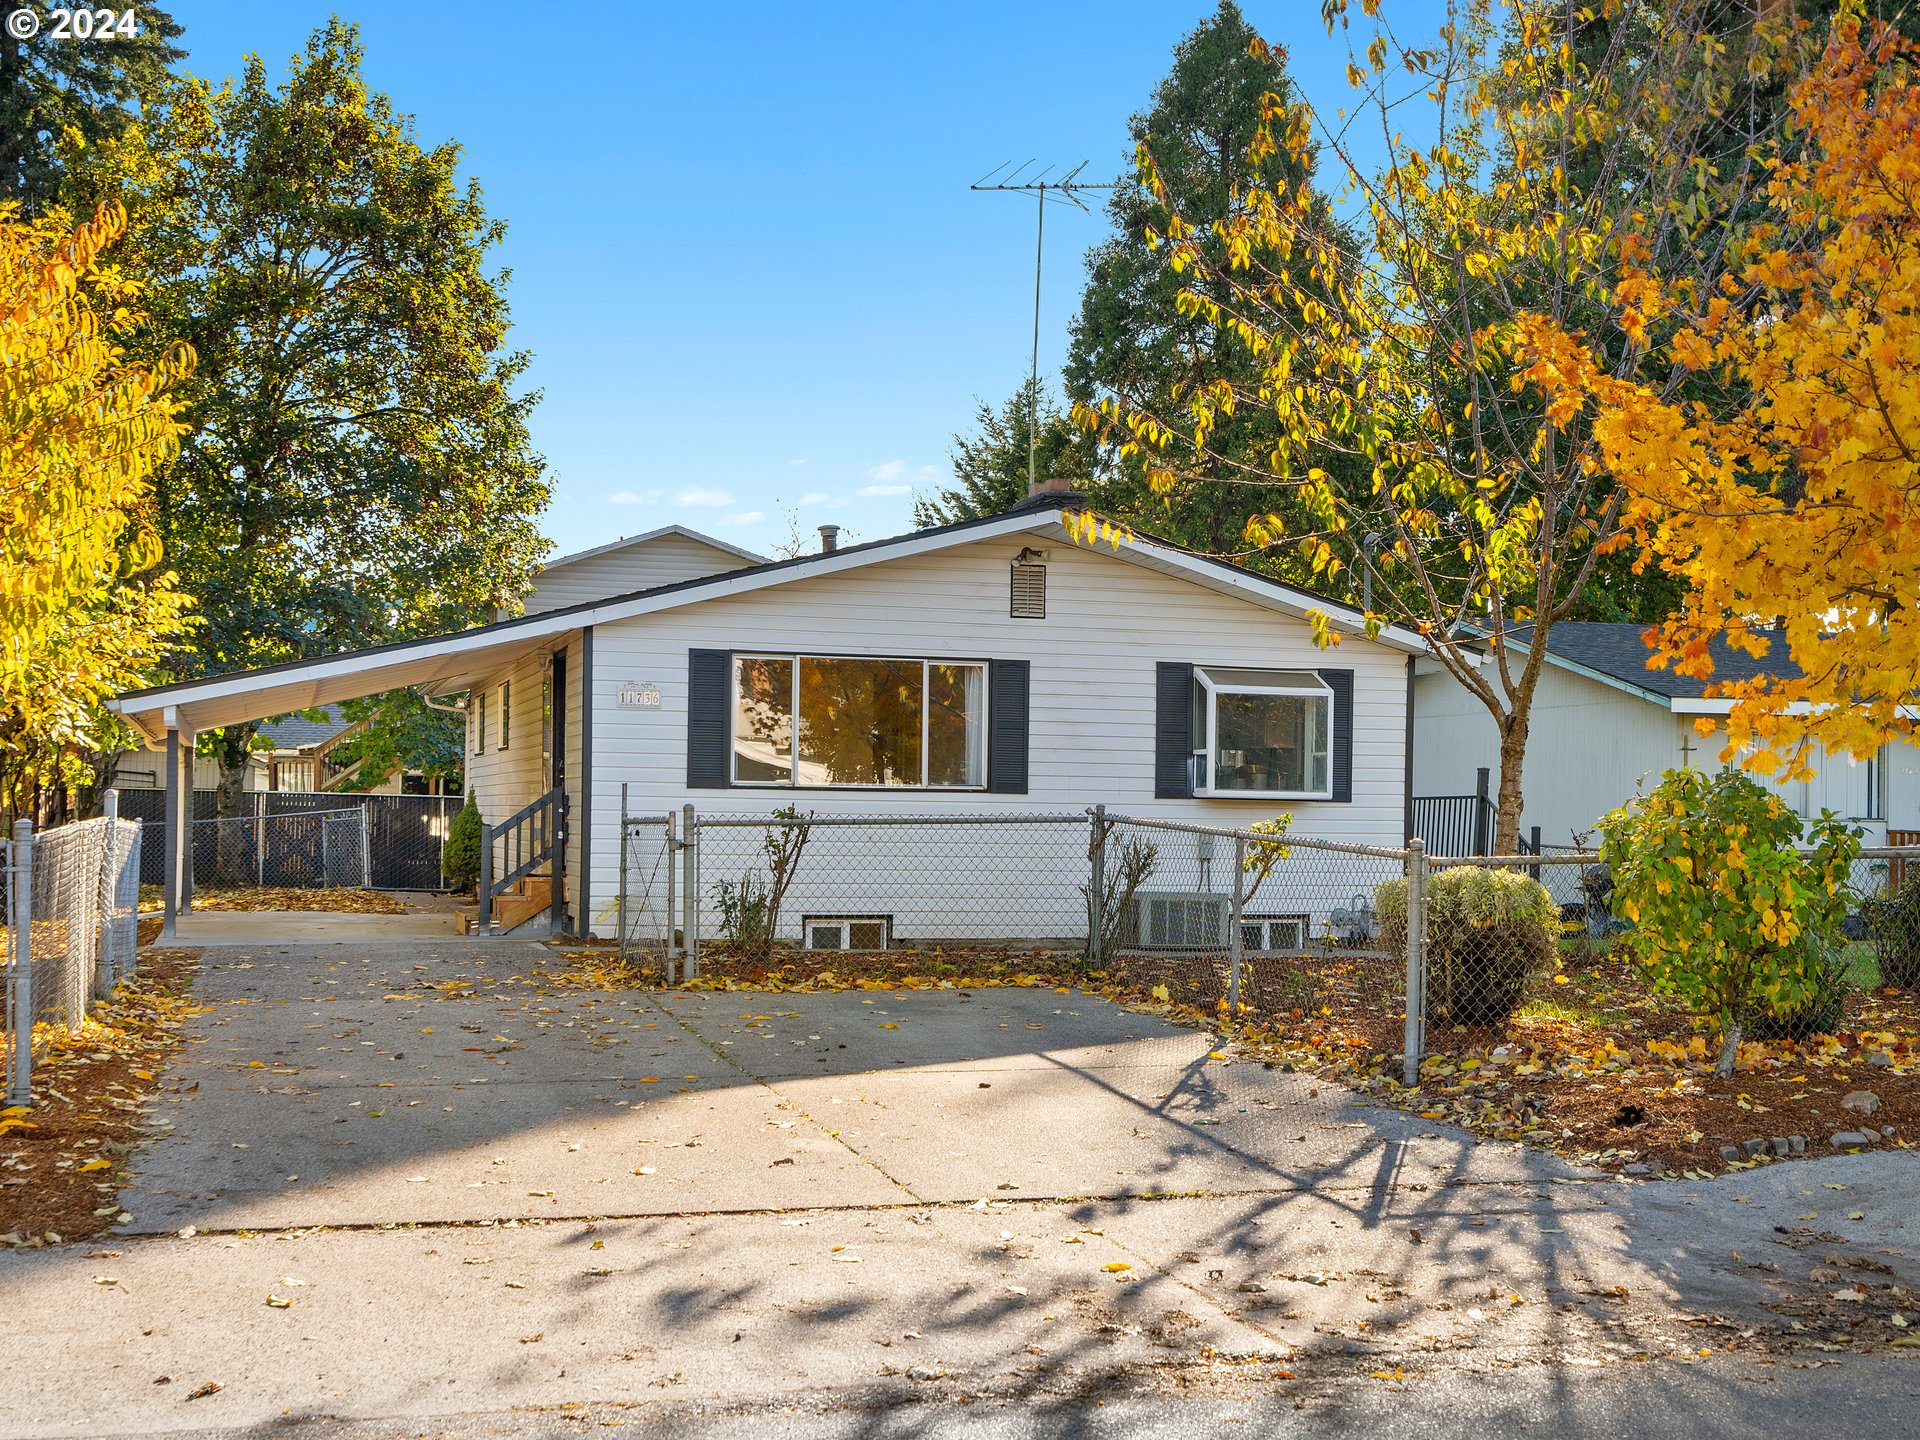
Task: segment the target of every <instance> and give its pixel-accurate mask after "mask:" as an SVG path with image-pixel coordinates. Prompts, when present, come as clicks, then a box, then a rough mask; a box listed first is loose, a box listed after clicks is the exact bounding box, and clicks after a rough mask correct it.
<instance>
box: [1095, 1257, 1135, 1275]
mask: <svg viewBox="0 0 1920 1440" xmlns="http://www.w3.org/2000/svg"><path fill="white" fill-rule="evenodd" d="M1100 1268H1101V1269H1102V1270H1104V1271H1106V1272H1107V1273H1108V1274H1109V1275H1118V1274H1119V1273H1120V1272H1121V1271H1122V1270H1131V1269H1133V1266H1131V1265H1129V1264H1128V1263H1127V1262H1126V1261H1124V1260H1109V1261H1108V1262H1107V1263H1106V1264H1104V1265H1102V1266H1101V1267H1100Z"/></svg>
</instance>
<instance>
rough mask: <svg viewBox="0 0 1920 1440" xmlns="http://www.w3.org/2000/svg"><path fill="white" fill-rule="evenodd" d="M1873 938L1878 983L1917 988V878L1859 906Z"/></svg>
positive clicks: (1919, 937) (1919, 982) (1919, 971)
mask: <svg viewBox="0 0 1920 1440" xmlns="http://www.w3.org/2000/svg"><path fill="white" fill-rule="evenodd" d="M1860 918H1861V919H1863V920H1865V921H1866V922H1867V935H1868V937H1869V938H1870V939H1871V940H1872V941H1873V960H1874V964H1875V965H1877V966H1878V967H1879V969H1880V983H1881V984H1882V985H1891V986H1894V987H1896V988H1897V989H1901V990H1920V882H1915V881H1909V882H1908V883H1907V884H1906V885H1904V886H1902V887H1901V888H1900V889H1898V890H1896V891H1894V892H1893V894H1891V895H1875V896H1874V897H1873V898H1872V899H1871V900H1868V901H1866V902H1865V903H1864V904H1862V905H1861V907H1860Z"/></svg>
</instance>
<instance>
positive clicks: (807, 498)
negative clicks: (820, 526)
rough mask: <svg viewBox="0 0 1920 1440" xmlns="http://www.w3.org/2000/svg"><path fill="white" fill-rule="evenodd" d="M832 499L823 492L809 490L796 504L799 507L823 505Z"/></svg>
mask: <svg viewBox="0 0 1920 1440" xmlns="http://www.w3.org/2000/svg"><path fill="white" fill-rule="evenodd" d="M832 498H833V497H832V496H831V495H829V494H828V493H827V492H826V491H824V490H809V491H808V492H807V493H806V494H804V495H802V496H801V497H800V499H799V501H798V502H797V503H799V504H801V505H824V504H825V503H826V502H827V501H829V500H831V499H832Z"/></svg>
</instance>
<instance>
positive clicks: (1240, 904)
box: [1227, 835, 1247, 1024]
mask: <svg viewBox="0 0 1920 1440" xmlns="http://www.w3.org/2000/svg"><path fill="white" fill-rule="evenodd" d="M1246 877H1247V837H1246V836H1244V835H1236V836H1234V837H1233V929H1232V931H1231V932H1230V933H1229V936H1228V945H1229V949H1228V951H1227V953H1228V955H1229V956H1230V957H1231V963H1230V965H1229V967H1228V973H1227V1023H1228V1024H1232V1023H1233V1021H1234V1020H1236V1019H1238V1018H1239V1015H1240V962H1241V960H1242V959H1243V958H1245V955H1246V949H1247V935H1246V932H1245V931H1244V930H1242V929H1241V928H1240V921H1241V918H1242V916H1244V915H1245V914H1246V907H1247V902H1246V896H1245V895H1244V894H1242V893H1241V892H1242V891H1243V890H1244V888H1245V882H1246Z"/></svg>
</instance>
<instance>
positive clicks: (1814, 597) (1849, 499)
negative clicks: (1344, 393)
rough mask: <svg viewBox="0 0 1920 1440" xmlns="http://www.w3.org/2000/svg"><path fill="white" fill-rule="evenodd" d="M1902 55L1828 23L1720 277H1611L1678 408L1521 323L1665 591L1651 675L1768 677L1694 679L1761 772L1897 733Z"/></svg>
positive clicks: (1905, 212) (1914, 598) (1902, 609)
mask: <svg viewBox="0 0 1920 1440" xmlns="http://www.w3.org/2000/svg"><path fill="white" fill-rule="evenodd" d="M1917 63H1920V49H1917V48H1916V46H1915V45H1913V44H1912V43H1911V42H1909V41H1907V40H1906V39H1904V38H1902V37H1901V36H1900V35H1899V34H1898V33H1897V32H1896V31H1894V30H1892V29H1890V28H1889V27H1887V26H1885V25H1881V24H1878V23H1872V24H1869V23H1865V22H1863V21H1862V20H1860V19H1859V18H1858V17H1855V16H1843V17H1842V18H1841V19H1840V20H1839V21H1838V22H1837V23H1836V25H1835V28H1834V30H1833V33H1832V35H1831V37H1830V38H1829V40H1828V43H1827V46H1826V51H1825V54H1824V56H1823V58H1822V61H1821V63H1820V64H1819V65H1817V66H1816V67H1814V69H1813V71H1812V72H1811V73H1810V74H1809V75H1807V76H1806V77H1805V78H1804V79H1802V80H1801V81H1800V82H1799V83H1798V84H1797V85H1796V86H1795V87H1794V88H1793V90H1792V92H1791V111H1792V115H1793V118H1794V122H1795V123H1794V126H1793V127H1792V129H1791V131H1790V132H1788V133H1786V134H1784V135H1782V136H1781V137H1779V138H1778V139H1776V140H1775V141H1774V142H1773V143H1772V144H1771V145H1770V146H1769V147H1768V148H1767V150H1766V152H1765V153H1764V155H1763V156H1762V157H1761V159H1762V163H1763V164H1764V165H1765V167H1766V170H1767V172H1768V180H1767V186H1766V197H1765V198H1766V206H1765V209H1764V211H1762V212H1761V213H1760V214H1759V215H1758V216H1756V217H1755V219H1754V222H1753V223H1752V224H1751V225H1750V226H1748V227H1745V228H1744V229H1743V231H1742V232H1741V233H1739V234H1738V235H1736V236H1735V237H1734V238H1733V241H1732V250H1733V253H1734V254H1735V255H1736V256H1737V261H1738V263H1736V264H1735V265H1733V266H1732V267H1730V269H1729V272H1728V273H1727V274H1726V275H1725V276H1723V277H1722V278H1721V280H1720V282H1719V283H1718V284H1717V285H1715V286H1713V287H1712V288H1711V289H1707V290H1699V289H1695V288H1692V287H1688V286H1686V285H1676V284H1672V283H1668V282H1666V281H1663V280H1662V279H1661V277H1659V276H1658V275H1657V274H1655V273H1653V272H1652V271H1650V270H1643V269H1637V268H1634V267H1632V266H1629V267H1627V268H1626V270H1625V272H1624V273H1623V275H1622V277H1621V284H1620V293H1621V295H1622V296H1623V297H1625V300H1626V302H1627V303H1624V304H1623V306H1622V313H1623V314H1628V313H1630V314H1632V315H1633V317H1634V320H1635V323H1645V324H1648V325H1657V326H1662V327H1667V328H1670V329H1671V331H1672V334H1673V340H1672V346H1671V349H1672V354H1673V355H1674V357H1675V359H1676V361H1677V362H1678V364H1679V366H1681V367H1683V368H1684V369H1686V370H1687V371H1689V372H1691V374H1692V377H1693V378H1692V381H1691V383H1690V384H1689V385H1688V386H1687V387H1686V389H1685V390H1684V391H1683V392H1682V393H1681V394H1680V395H1679V396H1675V395H1673V394H1671V393H1669V394H1659V393H1655V392H1654V390H1653V389H1652V387H1651V386H1649V385H1648V384H1646V383H1643V382H1642V381H1641V380H1639V379H1638V378H1636V377H1623V376H1617V375H1613V374H1609V373H1607V371H1606V370H1605V368H1604V367H1603V366H1602V365H1601V364H1600V363H1599V362H1598V360H1597V359H1596V356H1595V355H1594V353H1593V351H1592V348H1591V347H1590V346H1589V345H1588V344H1587V342H1586V339H1585V337H1584V336H1582V335H1579V334H1575V333H1572V332H1570V331H1568V330H1567V329H1566V328H1565V327H1562V326H1559V325H1556V324H1555V323H1553V322H1552V321H1550V320H1548V319H1546V318H1545V317H1542V316H1536V317H1533V318H1531V319H1530V320H1529V322H1528V326H1527V336H1526V350H1527V354H1528V359H1529V368H1528V370H1527V374H1528V375H1529V376H1530V378H1531V379H1532V380H1533V381H1534V382H1535V383H1536V384H1538V385H1539V386H1541V387H1542V388H1543V389H1545V390H1547V391H1548V392H1550V393H1551V394H1552V395H1553V396H1554V403H1555V405H1556V406H1557V407H1559V409H1560V411H1561V413H1563V414H1569V415H1570V414H1572V413H1574V412H1576V411H1581V412H1584V413H1585V414H1587V415H1588V416H1590V418H1591V423H1592V427H1593V433H1594V436H1595V439H1596V441H1597V445H1598V450H1599V455H1598V457H1597V463H1599V464H1603V465H1604V466H1605V468H1606V469H1607V470H1608V471H1610V472H1611V474H1612V475H1613V476H1614V477H1616V478H1617V479H1618V480H1619V481H1620V482H1621V484H1622V486H1623V488H1624V490H1625V492H1626V494H1627V497H1628V499H1627V503H1626V507H1625V510H1624V514H1623V523H1624V526H1625V531H1626V536H1627V538H1629V539H1630V540H1632V541H1633V542H1635V543H1637V544H1638V546H1639V547H1640V552H1641V557H1642V563H1644V564H1649V565H1660V566H1663V567H1665V568H1667V569H1668V570H1670V571H1671V572H1673V573H1675V574H1677V575H1679V576H1681V577H1682V578H1684V580H1685V581H1686V583H1687V587H1688V590H1687V596H1686V600H1685V602H1684V606H1683V608H1682V609H1681V611H1680V612H1679V613H1678V614H1677V615H1675V616H1674V617H1673V618H1672V619H1671V620H1670V621H1669V622H1668V623H1666V624H1664V625H1662V626H1659V627H1657V628H1655V629H1654V630H1651V631H1649V634H1648V640H1649V644H1650V645H1651V646H1652V649H1653V658H1652V663H1653V664H1654V665H1656V666H1671V667H1672V668H1674V669H1675V670H1677V671H1679V672H1681V673H1683V674H1689V675H1694V676H1711V675H1712V673H1713V667H1712V658H1711V654H1710V651H1709V645H1710V643H1711V642H1712V641H1713V640H1715V639H1716V638H1720V637H1724V638H1725V640H1726V642H1727V643H1728V644H1729V645H1731V646H1732V647H1735V648H1737V649H1739V650H1743V651H1746V652H1748V653H1750V654H1753V655H1757V656H1763V657H1768V658H1770V659H1772V660H1774V661H1775V662H1776V663H1777V664H1778V669H1779V671H1781V672H1784V673H1776V674H1772V675H1769V676H1762V677H1761V678H1758V679H1753V680H1747V681H1729V682H1723V683H1721V684H1719V685H1717V686H1716V687H1715V690H1716V693H1719V694H1722V695H1726V696H1729V697H1732V698H1733V699H1734V701H1735V706H1734V710H1733V714H1732V717H1731V721H1730V723H1729V725H1728V736H1727V738H1728V749H1727V753H1726V756H1725V757H1724V758H1729V759H1731V758H1733V757H1734V756H1736V755H1743V756H1744V757H1745V763H1746V764H1747V765H1748V766H1749V767H1750V768H1753V769H1756V770H1759V771H1761V772H1762V773H1780V774H1783V775H1785V776H1787V777H1789V778H1804V777H1805V776H1806V775H1808V774H1809V773H1811V768H1812V763H1813V761H1814V760H1815V759H1816V758H1817V756H1816V745H1824V746H1825V747H1826V748H1827V749H1829V750H1832V751H1836V752H1837V751H1841V750H1845V751H1848V752H1851V753H1852V754H1853V755H1855V756H1856V757H1859V758H1865V757H1867V756H1869V755H1871V754H1872V753H1873V752H1874V751H1875V750H1876V749H1877V748H1878V747H1879V746H1880V745H1881V744H1883V743H1884V742H1886V741H1887V740H1888V739H1890V738H1895V737H1905V736H1911V735H1913V734H1914V732H1915V721H1914V716H1913V711H1912V706H1913V704H1914V701H1915V696H1916V692H1917V691H1920V609H1916V606H1920V76H1917V74H1916V68H1915V67H1916V64H1917ZM1703 396H1712V397H1715V398H1714V400H1713V401H1712V402H1711V403H1710V402H1709V401H1708V400H1706V399H1703V398H1700V397H1703ZM1727 396H1733V397H1737V403H1736V404H1733V405H1731V406H1729V405H1727V404H1726V403H1725V400H1724V397H1727ZM1779 662H1790V663H1779Z"/></svg>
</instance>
